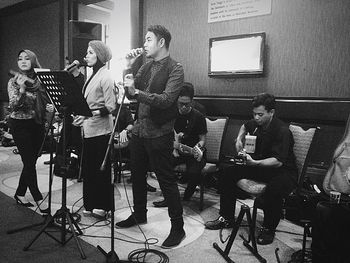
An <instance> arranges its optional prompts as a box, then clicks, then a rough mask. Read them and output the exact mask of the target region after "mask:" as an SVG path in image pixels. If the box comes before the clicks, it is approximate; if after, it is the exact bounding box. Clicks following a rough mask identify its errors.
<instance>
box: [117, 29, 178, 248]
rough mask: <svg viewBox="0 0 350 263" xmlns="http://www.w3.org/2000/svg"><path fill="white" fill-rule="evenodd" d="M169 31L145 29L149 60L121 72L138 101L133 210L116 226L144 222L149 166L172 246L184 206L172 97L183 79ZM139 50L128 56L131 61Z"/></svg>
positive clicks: (134, 131) (132, 153)
mask: <svg viewBox="0 0 350 263" xmlns="http://www.w3.org/2000/svg"><path fill="white" fill-rule="evenodd" d="M170 40H171V35H170V32H169V31H168V30H167V29H166V28H165V27H164V26H161V25H153V26H150V27H149V28H148V29H147V33H146V36H145V43H144V53H145V55H146V57H147V58H152V60H150V61H148V62H146V63H145V64H144V65H142V66H141V68H140V69H139V70H138V72H137V73H136V75H135V76H133V75H132V74H126V75H125V77H124V86H125V87H126V88H127V92H128V96H130V97H131V98H134V99H136V100H137V102H138V103H139V104H138V109H137V113H136V122H135V125H134V127H133V129H132V139H131V141H130V145H129V147H130V159H131V160H130V166H131V181H132V190H133V201H134V212H133V213H132V215H130V216H129V217H128V218H127V219H126V220H123V221H120V222H117V223H116V227H119V228H127V227H132V226H135V225H136V224H143V223H146V222H147V209H146V205H147V183H146V173H147V171H148V169H149V167H150V166H151V167H153V169H154V172H155V173H156V174H157V179H158V181H159V185H160V188H161V189H162V192H163V195H164V198H165V200H166V202H167V204H168V213H169V217H170V221H171V230H170V234H169V236H168V237H167V238H166V239H165V241H164V242H163V244H162V247H164V248H171V247H174V246H177V245H179V244H180V243H181V241H182V240H183V239H184V238H185V231H184V229H183V225H184V222H183V217H182V213H183V209H182V204H181V200H180V194H179V189H178V187H177V182H176V177H175V174H174V172H173V165H172V161H171V160H172V151H173V140H174V132H173V129H174V123H175V118H176V115H177V105H176V102H177V98H178V96H179V93H180V90H181V87H182V85H183V80H184V72H183V67H182V65H181V64H180V63H178V62H176V61H174V60H173V59H172V58H171V57H170V53H169V44H170ZM141 51H142V49H134V50H131V52H130V53H129V54H128V55H127V60H128V62H129V63H128V64H129V65H130V66H131V65H132V63H133V62H134V61H135V58H137V57H138V56H139V55H140V53H141Z"/></svg>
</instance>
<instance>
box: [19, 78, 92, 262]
mask: <svg viewBox="0 0 350 263" xmlns="http://www.w3.org/2000/svg"><path fill="white" fill-rule="evenodd" d="M37 75H38V78H39V80H40V81H41V83H42V84H43V85H44V86H45V88H46V92H47V94H48V95H49V98H50V100H51V102H52V103H53V105H54V106H55V108H56V110H57V109H60V111H59V112H60V113H61V114H62V115H63V144H62V148H63V151H62V153H63V156H62V158H61V159H58V158H57V162H62V163H61V165H60V167H61V169H60V174H61V176H62V206H61V208H60V209H59V210H57V212H56V213H55V214H54V215H53V216H52V217H51V218H50V219H49V220H48V221H47V222H46V224H45V225H44V226H43V228H42V229H41V230H40V231H39V232H38V233H37V235H36V236H35V237H34V238H33V240H32V241H31V242H29V244H28V245H27V246H25V247H24V248H23V250H24V251H26V250H28V249H29V248H30V246H31V245H32V244H33V243H34V242H35V240H36V239H37V238H39V236H40V235H41V234H42V233H45V234H47V235H48V236H49V237H51V238H52V239H54V240H56V241H57V242H58V243H60V244H61V245H65V244H66V243H67V242H68V241H69V240H70V239H72V238H74V239H75V241H76V243H77V246H78V249H79V252H80V255H81V258H82V259H85V258H86V256H85V254H84V251H83V249H82V247H81V245H80V242H79V240H78V238H77V233H76V232H75V230H76V231H77V232H78V234H80V235H81V234H83V233H82V231H81V229H80V228H79V226H78V224H77V223H76V222H75V220H74V218H73V216H72V214H71V213H70V212H69V209H68V208H67V200H66V199H67V176H66V174H67V164H66V161H67V160H66V159H67V158H66V127H67V116H68V115H69V114H70V113H74V114H77V115H83V116H92V114H91V111H90V109H89V107H88V105H87V104H86V101H85V100H84V98H83V96H82V94H81V93H80V91H79V88H78V87H77V84H76V83H75V82H74V79H73V78H72V76H70V75H69V74H68V72H66V71H56V72H38V73H37ZM56 218H59V219H61V238H60V239H57V238H56V237H55V236H53V235H52V234H50V233H48V232H45V230H46V228H47V227H48V226H49V225H50V224H52V223H53V222H54V220H55V219H56ZM66 222H67V223H68V229H67V228H66ZM67 232H70V233H71V236H70V237H69V238H68V239H67V238H66V235H67Z"/></svg>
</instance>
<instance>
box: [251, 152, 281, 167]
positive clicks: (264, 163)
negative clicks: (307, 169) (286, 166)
mask: <svg viewBox="0 0 350 263" xmlns="http://www.w3.org/2000/svg"><path fill="white" fill-rule="evenodd" d="M246 156H247V165H248V166H258V167H271V168H278V167H281V166H282V164H283V163H282V162H280V161H279V160H277V159H276V158H275V157H270V158H266V159H261V160H254V159H253V158H252V157H251V156H250V155H249V154H247V155H246Z"/></svg>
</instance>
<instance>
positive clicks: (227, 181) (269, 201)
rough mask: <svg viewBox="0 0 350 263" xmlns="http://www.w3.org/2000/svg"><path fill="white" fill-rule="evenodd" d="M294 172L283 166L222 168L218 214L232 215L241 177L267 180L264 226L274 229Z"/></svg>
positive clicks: (295, 173)
mask: <svg viewBox="0 0 350 263" xmlns="http://www.w3.org/2000/svg"><path fill="white" fill-rule="evenodd" d="M296 176H297V172H296V171H290V170H286V169H283V168H261V167H259V168H258V167H250V166H242V165H233V166H229V167H227V168H225V169H224V173H223V176H222V177H220V178H219V184H220V185H219V187H220V191H221V194H220V215H221V216H223V217H224V218H226V219H232V218H233V217H234V214H235V204H236V198H237V192H238V191H239V190H238V189H237V188H238V187H237V182H238V181H239V180H240V179H242V178H247V179H254V180H256V181H260V182H265V183H267V186H266V190H265V192H264V193H263V195H262V196H261V197H259V198H262V199H263V201H264V208H263V211H264V223H263V226H264V227H266V228H269V229H272V230H275V229H276V227H277V225H278V223H279V221H280V218H281V212H282V206H283V198H285V197H287V196H288V195H289V194H290V193H291V192H292V191H293V189H294V188H295V187H296V179H295V178H296Z"/></svg>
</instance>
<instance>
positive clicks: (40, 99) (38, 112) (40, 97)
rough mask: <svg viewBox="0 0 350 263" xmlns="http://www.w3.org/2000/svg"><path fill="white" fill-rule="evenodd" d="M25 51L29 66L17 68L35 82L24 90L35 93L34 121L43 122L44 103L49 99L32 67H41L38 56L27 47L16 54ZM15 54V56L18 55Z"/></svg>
mask: <svg viewBox="0 0 350 263" xmlns="http://www.w3.org/2000/svg"><path fill="white" fill-rule="evenodd" d="M22 52H25V53H26V54H27V55H28V57H29V60H30V62H31V68H30V70H28V71H22V70H19V71H20V73H21V74H23V75H26V76H27V77H29V78H31V79H33V80H34V81H35V82H34V84H33V86H32V87H28V86H27V87H26V90H27V91H29V92H33V93H36V103H35V117H34V118H35V121H36V122H37V123H38V124H42V123H44V119H45V112H46V109H45V108H46V103H47V102H48V101H49V100H48V97H47V94H46V91H45V88H44V87H42V86H41V84H40V82H39V80H38V79H37V78H36V75H35V71H34V68H41V65H40V63H39V60H38V57H37V56H36V54H35V53H34V52H33V51H31V50H29V49H22V50H20V51H19V52H18V56H19V55H20V54H21V53H22ZM18 56H17V57H18Z"/></svg>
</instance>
